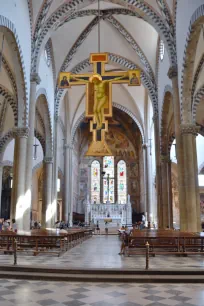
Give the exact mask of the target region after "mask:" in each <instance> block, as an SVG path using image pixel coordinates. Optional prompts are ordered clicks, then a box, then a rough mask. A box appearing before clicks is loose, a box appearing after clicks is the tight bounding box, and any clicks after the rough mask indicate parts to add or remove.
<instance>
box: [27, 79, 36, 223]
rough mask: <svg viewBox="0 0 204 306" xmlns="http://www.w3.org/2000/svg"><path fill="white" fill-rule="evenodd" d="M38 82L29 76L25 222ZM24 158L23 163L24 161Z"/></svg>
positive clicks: (30, 184) (28, 205) (28, 217)
mask: <svg viewBox="0 0 204 306" xmlns="http://www.w3.org/2000/svg"><path fill="white" fill-rule="evenodd" d="M39 83H40V78H39V76H38V74H37V73H33V74H31V76H30V104H29V124H28V125H29V135H28V141H27V150H26V151H27V156H25V160H26V181H25V192H26V193H25V197H26V203H27V210H26V216H25V218H27V224H30V210H31V191H32V169H33V143H34V129H35V105H36V103H35V102H36V87H37V84H39ZM25 160H24V163H25Z"/></svg>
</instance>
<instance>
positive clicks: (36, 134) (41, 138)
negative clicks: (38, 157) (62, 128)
mask: <svg viewBox="0 0 204 306" xmlns="http://www.w3.org/2000/svg"><path fill="white" fill-rule="evenodd" d="M34 135H35V137H36V138H37V139H38V140H39V143H40V144H41V146H42V150H43V154H44V156H45V154H46V153H45V152H46V148H45V138H44V137H43V136H42V135H41V134H40V132H38V131H37V130H36V129H35V131H34Z"/></svg>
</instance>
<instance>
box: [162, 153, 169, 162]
mask: <svg viewBox="0 0 204 306" xmlns="http://www.w3.org/2000/svg"><path fill="white" fill-rule="evenodd" d="M160 158H161V162H162V163H169V162H170V161H171V159H170V157H169V155H166V154H161V156H160Z"/></svg>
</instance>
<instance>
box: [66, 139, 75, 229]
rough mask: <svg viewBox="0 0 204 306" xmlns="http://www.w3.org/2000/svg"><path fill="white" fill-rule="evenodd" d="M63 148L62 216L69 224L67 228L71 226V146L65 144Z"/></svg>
mask: <svg viewBox="0 0 204 306" xmlns="http://www.w3.org/2000/svg"><path fill="white" fill-rule="evenodd" d="M64 148H65V152H64V154H65V159H64V162H65V176H64V181H65V207H64V211H65V213H64V215H65V222H67V221H68V222H69V226H72V217H73V216H72V204H73V200H72V151H73V146H72V145H71V144H66V145H65V146H64Z"/></svg>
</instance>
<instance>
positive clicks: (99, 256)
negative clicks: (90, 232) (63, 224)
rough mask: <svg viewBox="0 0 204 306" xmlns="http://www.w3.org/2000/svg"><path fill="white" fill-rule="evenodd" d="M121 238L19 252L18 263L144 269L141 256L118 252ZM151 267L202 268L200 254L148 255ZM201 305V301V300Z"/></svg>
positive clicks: (2, 261) (7, 260) (6, 260)
mask: <svg viewBox="0 0 204 306" xmlns="http://www.w3.org/2000/svg"><path fill="white" fill-rule="evenodd" d="M120 244H121V242H120V240H119V238H118V237H117V236H94V237H92V238H90V239H88V240H86V241H85V242H83V243H82V244H79V245H77V246H75V247H74V248H72V249H70V250H69V251H68V252H66V253H64V254H63V255H62V256H60V257H59V258H58V257H57V256H55V255H54V256H53V255H52V256H51V255H38V256H36V257H34V256H31V255H21V254H19V253H18V264H19V265H26V266H27V265H28V266H41V267H42V266H43V267H45V266H48V267H52V268H54V267H57V268H115V269H144V267H145V257H144V256H138V255H137V256H130V257H125V256H120V255H118V253H119V251H120ZM12 264H13V256H11V255H0V265H12ZM150 268H151V269H157V270H158V269H170V270H172V269H184V270H187V269H191V270H192V269H193V270H195V269H204V260H203V256H200V255H193V256H188V257H176V256H174V255H171V256H162V255H160V256H156V257H155V258H153V257H150ZM203 305H204V302H203Z"/></svg>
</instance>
